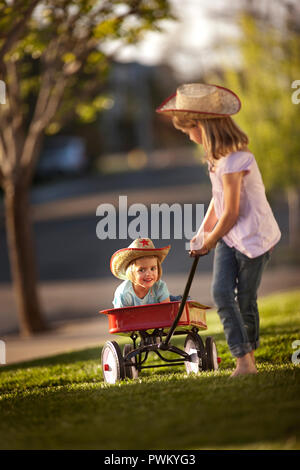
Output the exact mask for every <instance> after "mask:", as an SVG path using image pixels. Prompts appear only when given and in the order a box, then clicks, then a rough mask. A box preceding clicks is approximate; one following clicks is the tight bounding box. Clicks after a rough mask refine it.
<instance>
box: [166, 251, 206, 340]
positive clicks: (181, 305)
mask: <svg viewBox="0 0 300 470" xmlns="http://www.w3.org/2000/svg"><path fill="white" fill-rule="evenodd" d="M200 256H205V255H197V256H195V258H194V261H193V264H192V267H191V271H190V274H189V278H188V280H187V283H186V286H185V289H184V293H183V296H182V299H181V303H180V306H179V310H178V313H177V315H176V318H175V319H174V321H173V324H172V326H171V328H170V330H169V333H168V334H167V337H166V339H165V341H164V342H163V343H162V344H163V348H164V347H165V346H167V345H168V344H169V342H170V339H171V337H172V335H173V333H174V330H175V328H176V326H177V324H178V322H179V320H180V317H181V315H182V312H183V309H184V307H185V303H186V300H187V298H188V295H189V292H190V288H191V285H192V282H193V279H194V274H195V272H196V268H197V264H198V261H199V258H200ZM163 348H162V349H163Z"/></svg>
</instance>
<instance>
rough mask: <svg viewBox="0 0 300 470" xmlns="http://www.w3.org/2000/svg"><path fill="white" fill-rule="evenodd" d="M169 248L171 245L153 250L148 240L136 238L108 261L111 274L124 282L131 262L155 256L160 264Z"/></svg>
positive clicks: (152, 245) (151, 243) (150, 241)
mask: <svg viewBox="0 0 300 470" xmlns="http://www.w3.org/2000/svg"><path fill="white" fill-rule="evenodd" d="M170 248H171V245H168V246H164V247H163V248H155V246H154V244H153V242H152V240H150V238H137V239H136V240H134V241H133V242H132V243H131V244H130V245H129V246H128V247H127V248H122V249H121V250H118V251H116V252H115V253H114V254H113V255H112V257H111V259H110V269H111V272H112V273H113V275H114V276H115V277H117V278H118V279H124V280H125V279H127V277H126V269H127V267H128V265H129V264H130V263H131V262H132V261H134V260H136V259H138V258H144V257H145V256H157V258H158V259H159V261H160V262H161V263H162V262H163V260H164V259H165V257H166V256H167V254H168V253H169V250H170Z"/></svg>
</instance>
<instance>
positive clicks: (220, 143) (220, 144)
mask: <svg viewBox="0 0 300 470" xmlns="http://www.w3.org/2000/svg"><path fill="white" fill-rule="evenodd" d="M172 121H173V125H174V127H176V129H180V130H185V129H192V128H194V127H198V128H199V129H200V130H201V134H202V145H203V147H204V150H205V152H206V156H205V158H206V159H207V160H209V161H211V162H213V161H214V160H219V159H220V158H221V157H225V156H226V155H228V154H229V153H231V152H236V151H238V150H242V149H244V148H246V147H247V145H248V143H249V139H248V136H247V135H246V134H245V133H244V132H243V131H242V130H241V129H240V128H239V126H238V125H237V124H236V123H235V122H234V121H233V119H232V118H231V117H230V116H228V117H221V118H213V119H182V118H179V117H177V116H175V117H173V119H172Z"/></svg>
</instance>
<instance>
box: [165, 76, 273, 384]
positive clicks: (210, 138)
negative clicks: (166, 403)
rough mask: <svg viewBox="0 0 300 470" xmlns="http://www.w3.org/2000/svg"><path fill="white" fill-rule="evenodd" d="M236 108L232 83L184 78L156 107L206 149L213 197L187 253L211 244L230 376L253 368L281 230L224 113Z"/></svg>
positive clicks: (243, 138) (242, 140) (242, 141)
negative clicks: (267, 273)
mask: <svg viewBox="0 0 300 470" xmlns="http://www.w3.org/2000/svg"><path fill="white" fill-rule="evenodd" d="M240 107H241V103H240V100H239V98H238V97H237V96H236V94H234V93H233V92H232V91H231V90H228V89H226V88H223V87H219V86H215V85H205V84H200V83H197V84H186V85H182V86H181V87H179V88H178V89H177V93H176V94H175V95H173V96H171V97H170V98H168V99H167V100H166V101H165V102H164V103H163V104H162V105H161V106H160V107H159V108H158V109H157V112H159V113H162V114H165V115H167V116H170V117H171V118H172V120H173V124H174V126H175V127H176V128H177V129H179V130H181V131H182V132H184V133H185V134H187V135H188V137H189V138H190V139H191V140H192V141H193V142H195V143H197V144H202V145H203V148H204V150H205V159H206V161H207V164H208V169H209V176H210V179H211V183H212V199H211V202H210V204H209V207H208V210H207V212H206V215H205V218H204V220H203V223H202V224H201V226H200V228H199V230H198V233H197V235H196V236H195V237H194V238H193V239H192V240H191V243H190V248H191V251H190V255H191V256H197V255H204V254H206V253H208V252H209V251H210V250H211V249H213V248H215V256H214V268H213V282H212V295H213V299H214V302H215V304H216V306H217V311H218V314H219V316H220V319H221V321H222V324H223V327H224V333H225V336H226V340H227V343H228V346H229V349H230V351H231V353H232V355H233V356H234V357H236V368H235V370H234V372H233V374H232V376H233V377H234V376H238V375H242V374H251V373H252V374H253V373H257V368H256V364H255V359H254V351H255V349H257V347H258V346H259V312H258V309H257V290H258V287H259V285H260V281H261V276H262V272H263V269H264V267H265V265H266V263H267V261H268V259H269V257H270V251H271V249H272V248H273V247H274V245H275V244H276V243H277V242H278V241H279V239H280V236H281V234H280V230H279V227H278V225H277V222H276V220H275V218H274V216H273V213H272V210H271V208H270V205H269V203H268V201H267V199H266V195H265V188H264V184H263V181H262V177H261V174H260V171H259V168H258V166H257V163H256V161H255V158H254V155H253V154H252V153H251V152H250V150H249V149H248V137H247V135H246V134H245V133H244V132H243V131H242V130H241V129H240V128H239V127H238V126H237V124H236V123H235V122H234V121H233V119H232V118H231V117H230V116H231V115H233V114H236V113H237V112H238V111H239V110H240Z"/></svg>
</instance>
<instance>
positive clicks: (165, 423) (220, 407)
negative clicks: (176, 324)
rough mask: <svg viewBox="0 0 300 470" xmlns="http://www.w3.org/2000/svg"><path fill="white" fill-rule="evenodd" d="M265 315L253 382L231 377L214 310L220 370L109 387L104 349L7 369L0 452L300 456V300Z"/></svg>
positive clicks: (144, 376) (179, 371)
mask: <svg viewBox="0 0 300 470" xmlns="http://www.w3.org/2000/svg"><path fill="white" fill-rule="evenodd" d="M260 311H261V347H260V348H259V350H258V351H257V354H256V357H257V363H258V370H259V374H258V375H255V376H246V377H239V378H235V379H231V378H230V374H231V372H232V367H233V366H234V361H233V359H232V357H231V355H230V353H229V352H228V348H227V345H226V342H225V339H224V335H223V332H222V327H221V325H220V322H219V319H218V317H217V314H216V312H211V313H209V315H208V318H207V322H208V327H209V328H208V331H207V335H213V336H214V337H215V339H216V342H217V346H218V352H219V355H220V356H221V357H222V363H221V366H220V369H219V371H216V372H203V373H201V374H199V375H198V376H195V375H191V376H188V375H187V374H186V373H185V369H184V367H183V366H182V367H178V368H163V369H149V370H145V371H142V373H141V374H140V376H139V379H137V380H134V381H133V380H127V379H126V380H123V381H122V382H119V383H118V384H116V385H107V384H105V383H104V382H103V378H102V371H101V364H100V353H101V347H100V346H99V348H90V349H86V350H83V351H76V352H72V353H68V354H61V355H57V356H54V357H49V358H47V359H40V360H35V361H31V362H27V363H22V364H16V365H13V366H6V367H4V368H2V370H1V373H0V393H1V395H0V442H1V444H0V447H1V448H2V449H299V447H300V445H299V419H298V417H299V412H300V410H299V408H300V407H299V402H300V400H299V397H300V393H299V392H300V386H299V385H300V365H294V364H293V363H292V361H291V356H292V353H293V352H294V350H293V349H292V342H293V341H294V340H296V339H300V292H299V291H296V292H290V293H286V294H280V295H276V296H270V297H268V298H265V299H262V300H261V301H260ZM205 333H206V332H205ZM204 336H206V334H205V335H204ZM113 339H115V340H117V341H118V342H119V339H120V342H121V343H124V341H126V339H124V338H119V337H118V336H115V337H114V338H113ZM174 341H175V340H174ZM181 341H183V339H179V338H176V343H177V344H179V343H180V342H181ZM153 360H154V358H153Z"/></svg>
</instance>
